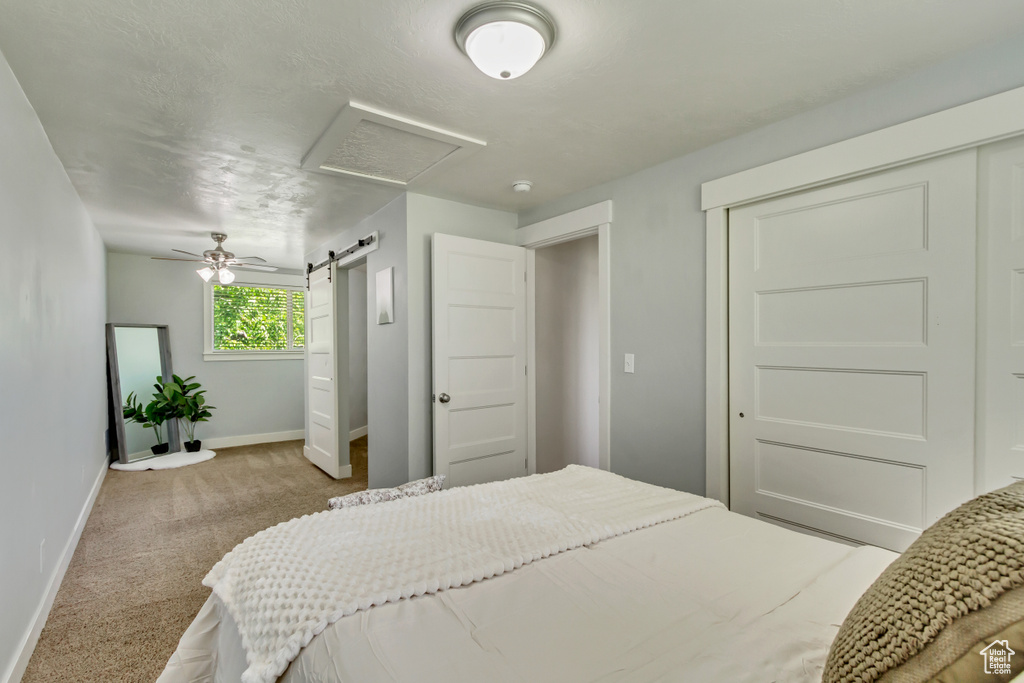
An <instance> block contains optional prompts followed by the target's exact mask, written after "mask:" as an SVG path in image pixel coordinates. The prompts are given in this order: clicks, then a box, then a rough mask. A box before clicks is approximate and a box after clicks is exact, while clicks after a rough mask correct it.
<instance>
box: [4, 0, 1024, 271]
mask: <svg viewBox="0 0 1024 683" xmlns="http://www.w3.org/2000/svg"><path fill="white" fill-rule="evenodd" d="M474 4H476V3H475V2H473V0H469V1H466V0H459V1H451V2H447V1H441V0H389V1H388V2H381V1H380V0H74V1H73V2H72V1H69V0H0V17H2V18H3V19H2V21H0V50H2V51H3V53H4V55H5V56H6V58H7V60H8V62H9V63H10V64H11V67H12V68H13V70H14V73H15V75H16V76H17V77H18V79H19V81H20V82H21V84H22V87H23V88H24V89H25V92H26V93H27V94H28V97H29V99H30V101H31V102H32V104H33V106H34V107H35V108H36V111H37V112H38V114H39V117H40V119H41V120H42V122H43V126H44V127H45V129H46V131H47V133H48V134H49V136H50V140H51V141H52V143H53V146H54V149H55V150H56V151H57V154H58V156H59V157H60V159H61V161H62V162H63V163H64V165H65V167H66V168H67V170H68V174H69V175H70V177H71V180H72V181H73V182H74V184H75V186H76V187H77V189H78V192H79V194H80V195H81V197H82V199H83V200H84V202H85V204H86V206H87V207H88V209H89V211H90V213H91V214H92V217H93V219H94V221H95V223H96V226H97V228H98V229H99V230H100V233H101V234H102V235H103V238H104V240H105V241H106V242H107V244H108V245H109V247H110V248H111V249H113V250H117V251H129V252H137V253H148V254H157V253H164V254H166V253H167V252H168V250H169V249H170V248H171V247H178V248H181V249H187V250H189V251H197V252H198V251H202V250H203V249H206V248H209V246H210V244H211V243H210V241H209V235H208V233H209V232H210V231H211V230H217V231H223V232H226V233H228V235H230V237H231V242H230V244H231V245H232V251H235V252H236V253H242V252H244V253H246V254H249V253H255V254H260V255H262V256H264V257H265V258H267V259H268V260H270V261H272V262H274V263H275V264H276V265H281V266H285V267H299V266H300V265H301V262H302V254H303V253H304V252H305V251H306V250H308V249H310V248H312V247H314V246H316V245H318V244H320V243H322V242H323V241H324V240H325V239H327V238H328V237H329V236H331V235H332V234H334V233H335V232H337V231H338V230H340V229H342V228H345V227H348V226H350V225H352V224H353V223H355V222H356V221H358V220H360V219H362V218H363V217H365V216H367V215H369V214H370V213H372V212H374V211H375V210H376V209H378V208H380V207H381V206H383V205H384V204H385V203H387V202H388V201H390V200H391V199H392V198H393V197H395V196H397V195H398V193H399V190H396V189H393V188H389V187H385V186H381V185H377V184H373V183H369V182H365V181H359V180H351V179H346V178H335V177H330V176H325V175H323V174H317V173H309V172H306V171H302V170H300V169H299V163H300V161H301V159H302V157H303V155H304V154H305V153H306V152H307V151H308V150H309V149H310V147H311V146H312V145H313V143H314V142H315V141H316V140H317V138H318V136H319V135H320V134H321V133H322V132H323V130H324V129H325V127H326V126H327V125H328V124H329V123H330V122H331V121H332V120H333V119H334V117H335V116H336V115H337V114H338V112H339V110H340V109H341V107H342V106H343V105H344V104H345V103H346V102H347V101H348V100H350V99H354V100H358V101H361V102H365V103H366V104H369V105H371V106H374V107H378V108H381V109H385V110H387V111H390V112H393V113H395V114H399V115H402V116H406V117H409V118H413V119H417V120H420V121H423V122H426V123H429V124H432V125H434V126H437V127H440V128H445V129H448V130H451V131H454V132H457V133H460V134H463V135H468V136H470V137H474V138H479V139H482V140H485V141H486V142H487V147H486V148H484V149H483V150H481V151H479V152H477V153H476V154H474V155H472V156H471V157H468V158H466V159H465V160H462V161H460V162H458V163H455V164H453V165H452V166H451V167H450V168H446V169H445V170H444V171H439V172H438V173H437V174H436V175H434V176H432V177H431V178H430V179H429V180H428V181H426V184H424V185H423V186H421V187H419V188H417V191H419V192H423V193H426V194H433V195H437V196H441V197H450V198H453V199H459V200H462V201H466V202H470V203H474V204H480V205H485V206H491V207H495V208H502V209H507V210H513V211H515V210H520V209H523V208H527V207H531V206H535V205H537V204H541V203H544V202H547V201H549V200H552V199H554V198H557V197H559V196H562V195H565V194H567V193H570V192H573V191H575V190H579V189H582V188H585V187H589V186H591V185H595V184H598V183H601V182H605V181H608V180H611V179H614V178H617V177H620V176H623V175H626V174H628V173H630V172H633V171H635V170H638V169H641V168H644V167H647V166H650V165H653V164H655V163H659V162H661V161H665V160H667V159H670V158H673V157H676V156H679V155H681V154H684V153H686V152H689V151H692V150H695V149H699V148H701V147H705V146H707V145H709V144H711V143H713V142H716V141H718V140H721V139H724V138H727V137H730V136H733V135H736V134H738V133H741V132H744V131H747V130H750V129H752V128H755V127H758V126H760V125H763V124H766V123H769V122H771V121H775V120H778V119H781V118H784V117H786V116H788V115H791V114H794V113H797V112H800V111H804V110H806V109H809V108H812V107H814V106H817V105H820V104H823V103H825V102H828V101H832V100H835V99H837V98H839V97H842V96H843V95H846V94H849V93H851V92H853V91H855V90H858V89H862V88H865V87H869V86H871V85H874V84H878V83H882V82H885V81H887V80H890V79H893V78H896V77H898V76H900V75H902V74H904V73H907V72H909V71H912V70H914V69H916V68H920V67H922V66H925V65H927V64H930V63H933V62H936V61H938V60H940V59H943V58H946V57H948V56H951V55H953V54H955V53H958V52H962V51H965V50H967V49H970V48H972V47H975V46H977V45H979V44H981V43H985V42H990V41H995V40H1000V39H1004V38H1008V37H1010V36H1011V35H1014V34H1016V33H1019V32H1020V31H1022V30H1024V2H1020V0H984V1H982V0H977V1H971V2H965V1H964V0H899V1H898V2H892V1H891V0H772V2H765V1H764V0H689V1H688V2H680V1H679V0H633V1H631V2H624V1H623V0H544V1H543V2H540V3H539V4H541V5H542V6H544V7H546V9H547V10H548V11H549V12H550V13H551V14H552V16H553V17H554V19H555V21H556V23H557V25H558V29H559V35H558V41H557V43H556V44H555V46H554V49H553V50H552V51H551V52H550V53H549V54H548V55H547V56H546V57H545V58H544V59H542V60H541V62H540V63H539V64H538V65H537V66H536V67H535V68H534V70H533V71H531V72H530V73H528V74H527V75H525V76H523V77H521V78H519V79H516V80H514V81H511V82H499V81H496V80H492V79H490V78H488V77H486V76H484V75H483V74H481V73H480V72H478V71H477V70H476V69H475V68H474V67H473V65H472V64H471V63H470V62H469V60H468V59H466V57H465V56H464V55H463V54H462V53H460V52H459V50H458V48H457V47H456V46H455V43H454V41H453V40H452V35H451V33H452V27H453V26H454V24H455V22H456V21H457V19H458V18H459V16H460V15H461V14H462V12H464V11H465V10H466V9H468V8H469V7H471V6H472V5H474ZM520 178H528V179H530V180H532V181H533V182H534V189H533V192H531V193H530V194H528V195H525V194H522V193H514V192H513V191H512V189H511V183H512V181H514V180H518V179H520Z"/></svg>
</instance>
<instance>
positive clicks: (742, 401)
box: [729, 150, 977, 550]
mask: <svg viewBox="0 0 1024 683" xmlns="http://www.w3.org/2000/svg"><path fill="white" fill-rule="evenodd" d="M976 168H977V166H976V153H975V152H974V151H973V150H972V151H968V152H961V153H958V154H955V155H949V156H946V157H941V158H938V159H935V160H931V161H927V162H922V163H919V164H914V165H911V166H906V167H901V168H898V169H895V170H892V171H886V172H882V173H878V174H875V175H872V176H868V177H864V178H860V179H856V180H851V181H848V182H845V183H840V184H837V185H832V186H829V187H826V188H822V189H817V190H813V191H808V192H804V193H800V194H795V195H788V196H785V197H782V198H779V199H773V200H768V201H765V202H761V203H759V204H756V205H751V206H747V207H741V208H739V209H735V210H732V211H730V214H729V307H730V311H729V326H730V329H729V338H730V348H729V353H730V361H729V366H730V409H731V414H730V461H731V464H730V489H731V490H730V494H731V501H732V504H733V505H732V507H733V509H734V510H736V511H738V512H741V513H743V514H747V515H751V516H755V517H759V518H762V519H765V520H767V521H771V522H775V523H777V524H781V525H783V526H792V527H795V528H798V529H801V530H805V531H811V532H812V533H818V534H822V535H825V536H828V537H832V538H838V539H840V540H846V541H850V542H854V543H871V544H874V545H879V546H882V547H886V548H891V549H893V550H903V549H905V548H906V546H907V545H909V544H910V542H912V541H913V540H914V538H916V537H917V535H918V534H919V533H920V531H921V530H922V529H923V528H924V527H926V526H928V525H929V524H931V523H932V522H934V521H935V520H936V519H938V518H939V517H940V516H941V515H943V514H944V513H945V512H947V511H949V510H950V509H952V508H953V507H955V506H956V505H958V504H959V503H961V502H963V501H964V500H966V499H968V498H970V497H971V495H972V493H973V490H974V486H973V477H974V465H973V453H974V378H975V373H974V362H975V360H974V358H975V222H976V219H975V208H976V191H977V190H976V188H977V185H976Z"/></svg>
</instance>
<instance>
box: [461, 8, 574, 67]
mask: <svg viewBox="0 0 1024 683" xmlns="http://www.w3.org/2000/svg"><path fill="white" fill-rule="evenodd" d="M455 42H456V43H458V45H459V49H461V50H462V51H463V52H465V53H466V55H468V56H469V58H470V59H471V60H473V63H474V64H475V65H476V68H478V69H480V70H481V71H483V72H484V73H485V74H487V75H488V76H490V77H491V78H497V79H498V80H511V79H513V78H518V77H519V76H522V75H523V74H524V73H526V72H527V71H529V70H530V69H532V68H533V65H534V64H536V63H537V61H538V60H539V59H540V58H541V57H542V56H544V53H545V52H547V51H548V50H550V49H551V45H552V44H553V43H554V42H555V23H554V21H552V20H551V17H549V16H548V15H547V13H546V12H544V11H543V10H541V9H539V8H537V7H533V6H532V5H527V4H526V3H522V2H488V3H484V4H483V5H477V6H476V7H474V8H473V9H471V10H469V11H468V12H466V13H465V14H463V15H462V18H461V19H459V23H457V24H456V25H455Z"/></svg>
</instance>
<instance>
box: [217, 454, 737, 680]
mask: <svg viewBox="0 0 1024 683" xmlns="http://www.w3.org/2000/svg"><path fill="white" fill-rule="evenodd" d="M719 505H720V504H719V503H717V501H712V500H710V499H707V498H702V497H699V496H694V495H691V494H687V493H681V492H678V491H673V490H670V489H664V488H660V487H656V486H651V485H648V484H642V483H640V482H636V481H632V480H629V479H625V478H623V477H619V476H617V475H614V474H610V473H608V472H603V471H600V470H595V469H591V468H587V467H580V466H570V467H568V468H566V469H564V470H561V471H559V472H554V473H551V474H546V475H535V476H532V477H524V478H519V479H511V480H508V481H503V482H496V483H492V484H486V485H481V486H472V487H461V488H455V489H451V490H448V491H442V492H439V493H436V494H431V495H428V496H421V497H416V498H408V499H403V500H398V501H392V502H388V503H383V504H379V505H374V506H366V507H361V508H350V509H347V510H337V511H330V512H322V513H318V514H315V515H310V516H307V517H303V518H300V519H295V520H291V521H290V522H285V523H284V524H279V525H278V526H276V527H273V528H271V529H267V530H266V531H263V532H260V533H259V534H256V535H255V536H253V537H251V538H249V539H247V540H246V541H244V542H243V543H241V544H239V545H238V546H237V547H236V548H235V549H234V550H232V551H231V552H230V553H228V554H227V555H226V556H225V557H224V559H223V560H221V561H220V562H219V563H217V565H216V566H214V568H213V569H212V570H211V571H210V573H209V574H208V575H207V577H206V578H205V579H204V581H203V583H204V584H205V585H207V586H209V587H211V588H212V589H213V592H214V595H216V596H217V597H218V598H219V600H220V602H221V603H222V604H223V606H224V607H225V609H226V610H227V612H228V613H229V614H230V615H231V617H232V619H233V621H234V624H235V625H236V626H237V629H238V632H239V635H240V637H241V642H242V644H243V647H244V649H245V652H246V659H247V663H248V667H247V668H246V670H245V671H244V672H243V673H242V675H241V680H242V681H243V683H269V682H270V681H274V680H276V679H277V677H278V676H279V675H280V674H281V673H283V672H284V671H285V669H286V668H287V667H288V665H289V663H290V662H291V661H292V660H293V659H294V658H295V657H296V655H298V653H299V651H300V649H301V648H303V647H305V646H306V645H307V644H308V643H309V642H310V641H311V640H312V638H313V637H314V636H315V635H317V634H319V633H321V632H322V631H323V630H324V628H325V627H327V626H328V625H329V624H332V623H334V622H336V621H338V620H339V619H341V618H342V617H345V616H348V615H351V614H353V613H355V612H356V611H359V610H366V609H368V608H370V607H372V606H375V605H383V604H385V603H389V602H397V601H399V600H401V599H403V598H410V597H412V596H420V595H424V594H432V593H436V592H438V591H440V590H446V589H449V588H454V587H458V586H465V585H467V584H470V583H473V582H476V581H481V580H483V579H487V578H490V577H494V576H498V575H501V574H504V573H505V572H509V571H512V570H514V569H517V568H519V567H522V566H523V565H526V564H529V563H531V562H533V561H534V560H537V559H540V558H544V557H548V556H551V555H556V554H558V553H562V552H564V551H566V550H571V549H573V548H580V547H583V546H588V545H591V544H593V543H597V542H598V541H601V540H604V539H608V538H611V537H614V536H618V535H620V534H624V533H627V532H630V531H634V530H636V529H642V528H645V527H648V526H651V525H654V524H659V523H662V522H666V521H668V520H673V519H678V518H680V517H683V516H685V515H688V514H691V513H693V512H697V511H699V510H704V509H706V508H709V507H714V506H719Z"/></svg>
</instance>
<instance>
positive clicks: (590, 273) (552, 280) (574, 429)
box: [534, 235, 600, 473]
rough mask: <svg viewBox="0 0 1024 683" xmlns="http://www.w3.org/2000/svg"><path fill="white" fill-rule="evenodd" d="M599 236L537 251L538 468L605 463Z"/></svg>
mask: <svg viewBox="0 0 1024 683" xmlns="http://www.w3.org/2000/svg"><path fill="white" fill-rule="evenodd" d="M598 241H599V240H598V236H597V235H590V236H588V237H583V238H580V239H575V240H572V241H569V242H563V243H561V244H556V245H554V246H549V247H544V248H541V249H537V250H536V255H535V266H534V268H535V270H534V277H535V283H536V284H535V287H536V290H535V302H534V321H535V322H534V325H535V327H534V335H535V337H534V338H535V343H536V367H537V394H536V396H537V398H536V420H537V426H536V444H537V445H536V449H537V451H536V452H537V455H536V458H537V469H536V471H537V472H538V473H545V472H554V471H556V470H560V469H562V468H563V467H565V466H567V465H586V466H588V467H599V466H600V459H599V449H600V425H599V422H600V404H599V397H600V386H599V385H600V375H599V369H600V361H599V340H600V309H599V291H598V278H599V267H598V264H599V261H598Z"/></svg>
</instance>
